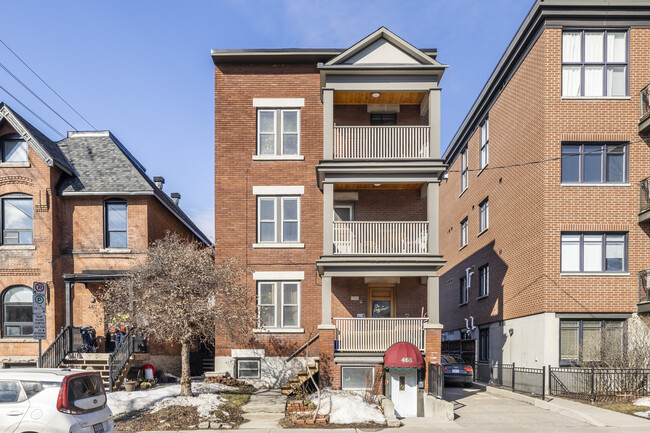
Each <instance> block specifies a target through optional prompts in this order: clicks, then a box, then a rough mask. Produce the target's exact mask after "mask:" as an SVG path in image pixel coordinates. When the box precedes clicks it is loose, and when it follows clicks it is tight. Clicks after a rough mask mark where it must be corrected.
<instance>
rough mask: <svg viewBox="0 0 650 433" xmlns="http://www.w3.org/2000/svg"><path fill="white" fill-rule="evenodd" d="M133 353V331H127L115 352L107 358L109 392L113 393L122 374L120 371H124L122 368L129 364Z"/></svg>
mask: <svg viewBox="0 0 650 433" xmlns="http://www.w3.org/2000/svg"><path fill="white" fill-rule="evenodd" d="M134 352H135V335H134V330H133V329H129V331H128V332H127V333H126V335H124V337H123V338H122V340H121V341H120V343H119V344H118V345H117V347H116V348H115V351H114V352H113V353H111V354H110V355H109V356H108V383H109V387H110V390H111V391H113V388H114V386H115V384H116V382H117V380H118V379H119V377H120V374H122V370H124V367H125V366H126V364H127V363H128V362H129V359H131V355H132V354H133V353H134Z"/></svg>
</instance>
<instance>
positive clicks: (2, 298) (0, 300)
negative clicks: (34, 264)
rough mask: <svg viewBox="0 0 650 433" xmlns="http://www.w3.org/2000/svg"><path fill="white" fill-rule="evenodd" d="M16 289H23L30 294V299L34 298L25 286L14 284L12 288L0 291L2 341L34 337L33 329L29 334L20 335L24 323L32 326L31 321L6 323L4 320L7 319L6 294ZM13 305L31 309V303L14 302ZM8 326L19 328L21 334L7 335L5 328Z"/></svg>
mask: <svg viewBox="0 0 650 433" xmlns="http://www.w3.org/2000/svg"><path fill="white" fill-rule="evenodd" d="M16 288H22V289H25V290H27V291H30V292H32V298H33V296H34V291H33V289H32V288H30V287H29V286H25V285H22V284H16V285H13V286H9V287H7V288H5V289H4V290H3V291H2V293H1V294H0V319H2V328H1V331H2V339H16V338H31V337H33V335H34V330H33V328H32V333H31V334H23V333H22V332H23V331H22V329H23V326H25V324H26V323H31V324H32V325H33V321H32V322H8V321H7V320H6V317H7V311H6V309H7V303H6V301H5V298H6V297H7V294H8V293H9V291H10V290H11V289H16ZM13 305H16V306H20V307H30V308H31V307H32V302H15V303H13ZM8 324H9V325H12V326H19V327H20V332H21V333H20V334H19V335H7V328H6V327H7V325H8Z"/></svg>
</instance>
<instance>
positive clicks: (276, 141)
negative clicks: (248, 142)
mask: <svg viewBox="0 0 650 433" xmlns="http://www.w3.org/2000/svg"><path fill="white" fill-rule="evenodd" d="M299 152H300V110H296V109H291V110H284V109H271V110H269V109H264V110H261V109H260V110H257V154H258V155H298V153H299Z"/></svg>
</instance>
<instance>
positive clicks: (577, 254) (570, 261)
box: [560, 232, 627, 273]
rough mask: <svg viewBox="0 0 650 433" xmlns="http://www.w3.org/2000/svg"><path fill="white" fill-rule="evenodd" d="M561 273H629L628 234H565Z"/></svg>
mask: <svg viewBox="0 0 650 433" xmlns="http://www.w3.org/2000/svg"><path fill="white" fill-rule="evenodd" d="M561 243H562V249H561V265H560V269H561V271H562V272H567V273H570V272H573V273H579V272H626V271H627V234H626V233H598V232H596V233H594V232H585V233H576V232H567V233H562V236H561Z"/></svg>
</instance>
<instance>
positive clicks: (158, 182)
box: [153, 176, 165, 191]
mask: <svg viewBox="0 0 650 433" xmlns="http://www.w3.org/2000/svg"><path fill="white" fill-rule="evenodd" d="M153 181H154V182H155V183H156V186H157V187H158V189H160V190H161V191H162V189H163V185H164V184H165V178H164V177H162V176H154V177H153Z"/></svg>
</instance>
